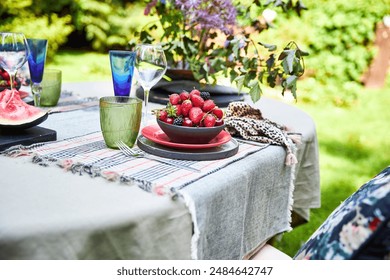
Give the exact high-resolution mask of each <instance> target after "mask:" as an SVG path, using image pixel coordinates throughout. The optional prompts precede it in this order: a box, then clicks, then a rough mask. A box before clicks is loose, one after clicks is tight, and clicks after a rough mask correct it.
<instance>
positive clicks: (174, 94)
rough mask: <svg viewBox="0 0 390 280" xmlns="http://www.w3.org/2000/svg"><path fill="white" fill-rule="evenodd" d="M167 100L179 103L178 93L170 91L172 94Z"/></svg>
mask: <svg viewBox="0 0 390 280" xmlns="http://www.w3.org/2000/svg"><path fill="white" fill-rule="evenodd" d="M169 102H170V103H171V104H172V105H176V104H179V103H181V98H180V95H178V94H177V93H172V94H171V95H170V96H169Z"/></svg>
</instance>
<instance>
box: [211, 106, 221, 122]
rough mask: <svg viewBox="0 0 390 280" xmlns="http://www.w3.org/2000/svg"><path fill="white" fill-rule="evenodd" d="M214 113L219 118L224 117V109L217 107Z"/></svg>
mask: <svg viewBox="0 0 390 280" xmlns="http://www.w3.org/2000/svg"><path fill="white" fill-rule="evenodd" d="M212 113H213V114H214V115H215V116H216V117H217V119H222V118H223V111H222V109H220V108H218V107H215V108H214V109H213V111H212Z"/></svg>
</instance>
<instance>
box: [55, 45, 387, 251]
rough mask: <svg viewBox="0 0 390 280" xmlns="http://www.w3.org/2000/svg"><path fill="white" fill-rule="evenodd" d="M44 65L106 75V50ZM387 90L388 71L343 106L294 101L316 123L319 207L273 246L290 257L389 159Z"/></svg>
mask: <svg viewBox="0 0 390 280" xmlns="http://www.w3.org/2000/svg"><path fill="white" fill-rule="evenodd" d="M48 67H51V68H59V69H61V70H62V71H63V81H64V82H77V81H109V80H111V73H110V66H109V57H108V54H96V53H84V52H81V51H77V52H75V51H63V52H60V53H59V54H58V55H57V56H56V57H55V59H54V61H53V62H51V63H50V64H49V65H48ZM309 94H315V92H311V93H307V92H299V85H298V96H300V95H302V96H304V95H309ZM389 94H390V75H389V79H388V82H387V84H386V87H385V88H383V89H378V90H363V89H362V91H361V93H360V94H359V99H358V101H357V102H356V103H355V104H352V105H351V106H350V107H347V108H339V107H335V106H332V105H331V104H329V103H326V102H321V101H318V102H317V103H315V104H313V103H311V104H309V103H303V102H300V101H298V102H297V103H296V104H294V106H297V107H299V108H301V109H302V110H304V111H305V112H307V113H308V114H309V115H311V117H312V118H313V119H314V121H315V123H316V125H317V133H318V139H319V146H320V172H321V195H322V202H321V203H322V206H321V208H319V209H315V210H313V211H312V213H311V219H310V222H309V223H307V224H305V225H302V226H299V227H297V228H295V229H294V230H293V231H291V232H289V233H285V234H284V235H283V237H282V239H281V240H280V241H277V242H276V244H275V246H276V247H277V248H279V249H280V250H282V251H284V252H286V253H287V254H289V255H290V256H293V255H294V254H295V252H297V250H298V249H299V247H300V246H301V244H302V243H303V242H305V241H306V240H307V239H308V238H309V237H310V235H311V234H312V233H313V232H314V231H315V229H317V228H318V226H319V225H320V224H321V223H322V222H323V221H324V220H325V219H326V217H327V216H328V215H329V214H330V213H331V212H332V211H333V209H335V208H336V207H337V206H338V205H339V204H340V202H341V201H343V200H344V199H345V198H347V197H348V196H349V195H350V194H351V193H353V192H354V191H355V190H356V189H357V188H358V187H360V186H361V185H362V184H363V183H364V182H366V181H367V180H369V179H370V178H372V177H373V176H374V175H376V174H377V173H379V172H380V171H381V170H382V169H384V168H385V167H386V166H388V165H389V164H390V140H389V139H390V124H389V120H390V96H389ZM265 95H267V94H265ZM302 99H304V98H302ZM260 102H261V101H260Z"/></svg>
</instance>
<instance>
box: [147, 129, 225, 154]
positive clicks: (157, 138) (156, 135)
mask: <svg viewBox="0 0 390 280" xmlns="http://www.w3.org/2000/svg"><path fill="white" fill-rule="evenodd" d="M141 134H142V135H143V136H144V137H145V138H147V139H149V140H150V141H153V142H154V143H157V144H160V145H163V146H167V147H172V148H181V149H207V148H212V147H217V146H220V145H222V144H225V143H227V142H229V141H230V139H232V137H231V136H230V134H229V133H228V132H226V131H225V130H222V131H221V132H220V133H219V134H218V135H217V136H216V137H215V138H214V139H212V140H211V141H210V142H209V143H207V144H184V143H175V142H172V141H171V140H170V139H169V138H168V136H167V135H166V134H165V133H164V132H163V131H162V130H161V128H160V127H159V126H158V125H149V126H146V127H144V128H143V129H142V130H141Z"/></svg>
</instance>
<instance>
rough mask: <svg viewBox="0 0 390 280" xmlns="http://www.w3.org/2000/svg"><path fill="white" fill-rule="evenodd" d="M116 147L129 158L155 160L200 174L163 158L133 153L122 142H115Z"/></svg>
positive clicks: (196, 170)
mask: <svg viewBox="0 0 390 280" xmlns="http://www.w3.org/2000/svg"><path fill="white" fill-rule="evenodd" d="M116 145H117V146H118V148H119V150H121V151H122V153H123V154H125V155H126V156H129V157H135V158H147V159H151V160H155V161H158V162H161V163H165V164H169V165H172V166H175V167H177V168H181V169H185V170H189V171H192V172H200V170H199V169H196V168H193V167H190V166H185V165H182V164H179V163H175V162H172V161H170V160H168V159H163V158H160V157H156V156H153V155H150V154H145V153H144V152H142V151H140V152H138V151H135V150H133V149H132V148H130V147H129V146H127V145H126V144H125V143H124V142H123V141H118V142H116Z"/></svg>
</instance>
